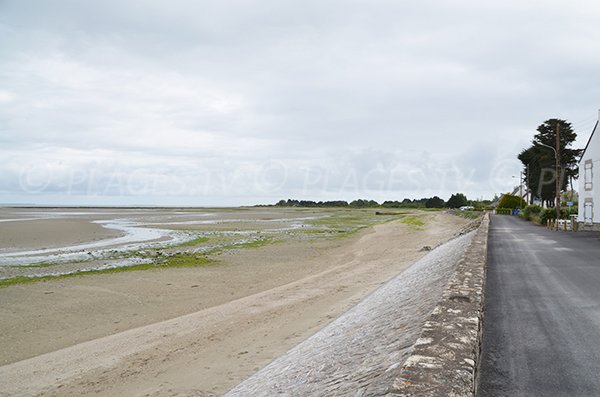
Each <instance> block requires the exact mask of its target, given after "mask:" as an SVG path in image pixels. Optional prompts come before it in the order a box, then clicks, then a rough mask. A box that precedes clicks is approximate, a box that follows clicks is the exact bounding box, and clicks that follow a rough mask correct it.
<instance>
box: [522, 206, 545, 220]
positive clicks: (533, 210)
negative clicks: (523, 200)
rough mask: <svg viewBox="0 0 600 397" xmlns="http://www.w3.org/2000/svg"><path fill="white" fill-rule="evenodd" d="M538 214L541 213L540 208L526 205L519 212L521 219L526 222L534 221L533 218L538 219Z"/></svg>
mask: <svg viewBox="0 0 600 397" xmlns="http://www.w3.org/2000/svg"><path fill="white" fill-rule="evenodd" d="M540 212H542V207H540V206H539V205H528V206H527V207H525V209H524V210H523V211H522V212H521V214H520V216H521V218H523V219H525V220H526V221H531V220H534V219H535V218H538V217H539V215H540Z"/></svg>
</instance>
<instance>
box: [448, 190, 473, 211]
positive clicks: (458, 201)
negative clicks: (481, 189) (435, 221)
mask: <svg viewBox="0 0 600 397" xmlns="http://www.w3.org/2000/svg"><path fill="white" fill-rule="evenodd" d="M465 205H469V200H467V196H465V195H464V194H462V193H456V194H453V195H452V196H450V198H449V199H448V202H447V203H446V207H448V208H460V207H464V206H465Z"/></svg>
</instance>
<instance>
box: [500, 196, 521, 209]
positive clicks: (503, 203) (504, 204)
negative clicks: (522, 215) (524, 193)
mask: <svg viewBox="0 0 600 397" xmlns="http://www.w3.org/2000/svg"><path fill="white" fill-rule="evenodd" d="M526 205H527V203H526V202H525V200H523V199H522V198H521V197H519V196H513V195H512V194H508V193H507V194H505V195H504V196H502V198H501V199H500V202H499V203H498V208H510V209H513V210H514V209H517V208H521V207H525V206H526Z"/></svg>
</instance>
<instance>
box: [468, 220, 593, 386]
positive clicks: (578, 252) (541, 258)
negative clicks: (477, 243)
mask: <svg viewBox="0 0 600 397" xmlns="http://www.w3.org/2000/svg"><path fill="white" fill-rule="evenodd" d="M598 236H599V234H598V233H588V232H579V233H571V232H556V231H549V230H547V229H545V228H543V227H540V226H535V225H532V224H531V223H528V222H524V221H521V220H520V219H517V218H515V217H511V216H501V215H495V216H493V217H492V222H491V226H490V233H489V248H488V250H489V251H488V268H487V279H486V283H487V284H486V296H485V299H486V314H485V320H484V327H483V352H482V357H481V359H482V361H481V369H480V387H479V391H478V396H479V397H483V396H494V397H496V396H511V397H512V396H600V241H599V240H598Z"/></svg>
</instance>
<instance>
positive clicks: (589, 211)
mask: <svg viewBox="0 0 600 397" xmlns="http://www.w3.org/2000/svg"><path fill="white" fill-rule="evenodd" d="M583 222H584V223H585V224H586V225H591V224H592V223H594V202H593V201H592V199H591V198H586V199H585V203H584V204H583Z"/></svg>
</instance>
